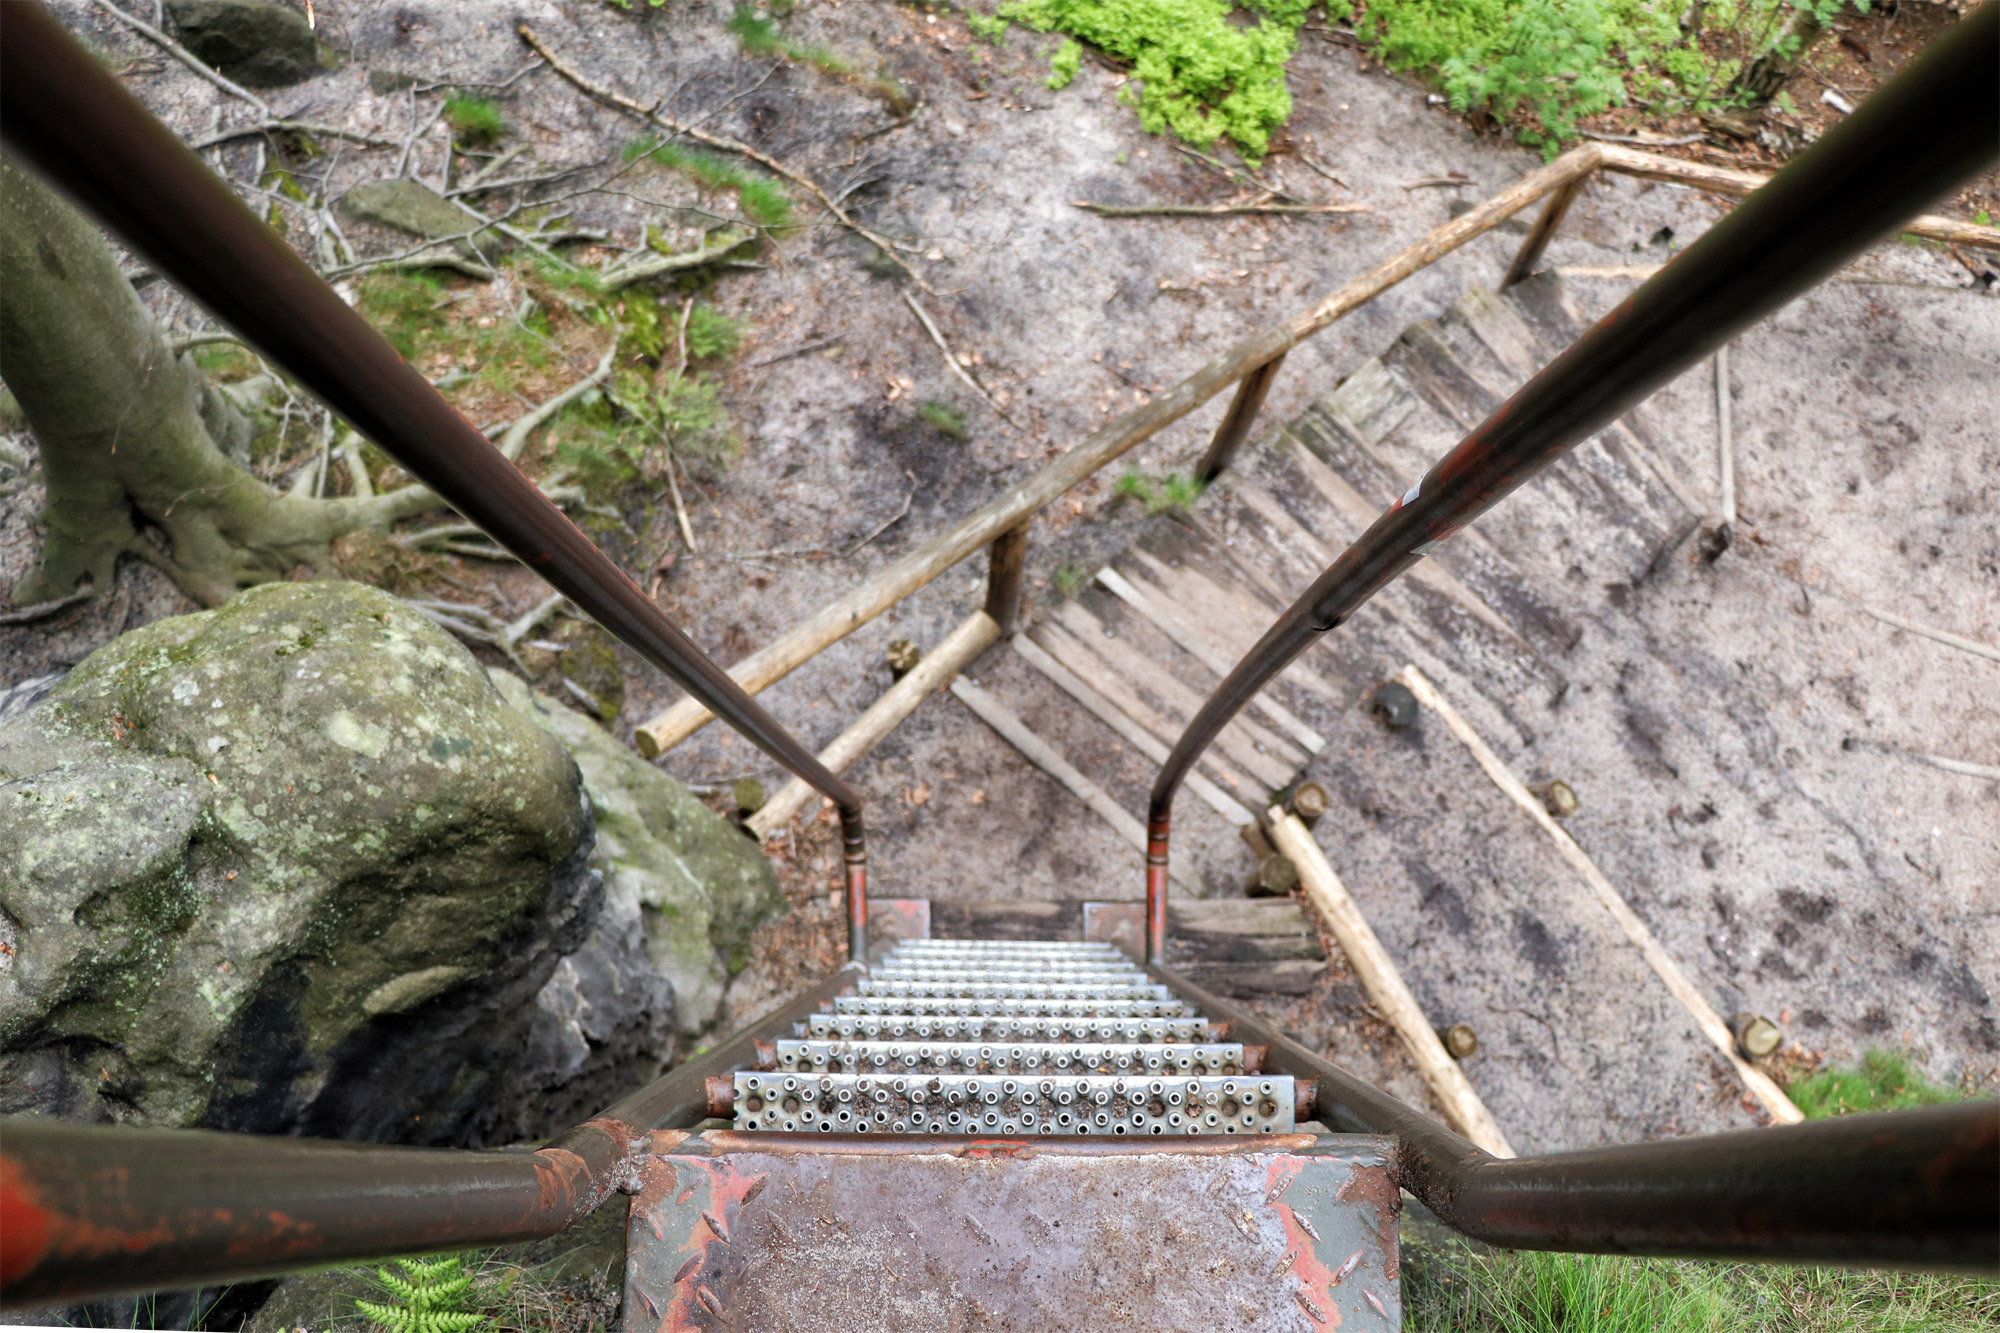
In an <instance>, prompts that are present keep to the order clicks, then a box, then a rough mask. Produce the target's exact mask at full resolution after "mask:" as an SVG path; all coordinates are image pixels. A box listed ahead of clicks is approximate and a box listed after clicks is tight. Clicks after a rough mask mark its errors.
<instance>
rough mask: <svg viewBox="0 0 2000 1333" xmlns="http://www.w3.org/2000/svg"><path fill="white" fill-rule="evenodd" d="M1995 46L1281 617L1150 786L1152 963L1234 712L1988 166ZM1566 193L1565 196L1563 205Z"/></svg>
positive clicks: (1671, 296)
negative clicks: (1407, 576)
mask: <svg viewBox="0 0 2000 1333" xmlns="http://www.w3.org/2000/svg"><path fill="white" fill-rule="evenodd" d="M1996 46H2000V5H1987V6H1985V7H1984V8H1982V9H1980V10H1978V11H1976V12H1974V13H1973V14H1971V15H1970V16H1968V17H1967V18H1964V19H1962V20H1960V21H1959V22H1958V23H1957V24H1956V25H1955V26H1954V27H1953V28H1952V29H1951V30H1950V31H1948V32H1946V33H1945V34H1944V35H1943V36H1942V37H1940V38H1938V40H1937V41H1935V42H1933V43H1932V45H1931V47H1930V48H1929V49H1928V50H1926V51H1925V52H1924V53H1923V54H1922V55H1920V56H1919V57H1918V58H1917V59H1915V60H1913V61H1911V62H1910V64H1909V65H1908V66H1906V67H1905V68H1904V69H1903V70H1902V72H1901V73H1899V74H1897V75H1896V77H1895V78H1893V79H1891V80H1890V81H1889V82H1888V83H1886V84H1884V85H1882V87H1880V88H1879V89H1877V90H1876V91H1875V93H1874V95H1873V96H1871V97H1870V98H1869V99H1868V100H1867V101H1866V102H1864V103H1862V105H1861V106H1860V108H1859V109H1858V110H1856V112H1855V113H1854V114H1853V115H1852V116H1850V117H1848V118H1847V119H1846V120H1845V121H1843V122H1842V123H1841V124H1840V125H1838V126H1836V127H1835V128H1834V129H1832V130H1831V131H1829V132H1828V133H1827V135H1826V136H1825V137H1824V138H1822V139H1821V140H1820V141H1819V142H1818V143H1816V144H1814V145H1813V146H1812V147H1811V148H1809V149H1807V150H1806V151H1805V152H1804V153H1802V154H1800V155H1799V156H1798V157H1797V158H1794V159H1793V160H1792V161H1791V163H1789V164H1788V165H1787V166H1786V167H1785V168H1784V169H1783V170H1782V171H1780V172H1779V173H1778V174H1777V175H1776V176H1774V177H1772V178H1771V180H1770V182H1769V183H1768V184H1767V185H1765V186H1764V187H1763V188H1761V189H1759V190H1757V191H1756V192H1755V193H1754V194H1752V195H1750V196H1749V197H1748V198H1747V199H1745V200H1744V202H1743V204H1742V206H1741V207H1739V208H1737V209H1736V210H1735V211H1734V212H1732V213H1730V214H1729V215H1728V216H1727V217H1724V218H1723V219H1722V220H1721V221H1719V222H1717V223H1716V224H1715V226H1713V227H1712V228H1710V229H1709V231H1708V232H1707V233H1706V234H1704V235H1703V236H1702V237H1701V239H1700V240H1698V241H1696V242H1695V243H1694V244H1693V245H1691V246H1689V247H1688V248H1687V249H1686V250H1685V251H1683V252H1682V253H1681V254H1680V255H1679V256H1677V257H1676V258H1675V259H1674V260H1673V261H1672V262H1671V263H1669V264H1668V265H1667V266H1666V267H1665V268H1663V269H1661V270H1660V272H1659V273H1657V274H1655V275H1654V276H1653V277H1652V278H1650V279H1648V280H1647V281H1646V282H1645V283H1644V284H1643V285H1642V286H1641V287H1640V288H1639V289H1638V290H1637V291H1635V292H1633V293H1632V295H1631V296H1629V297H1627V298H1626V299H1625V301H1624V302H1623V303H1622V304H1621V305H1619V307H1618V308H1617V309H1616V310H1613V311H1612V312H1611V313H1610V314H1608V315H1606V316H1605V317H1604V318H1603V319H1601V320H1599V321H1598V322H1597V323H1596V324H1595V325H1594V326H1593V327H1592V328H1591V329H1590V330H1589V331H1588V332H1586V333H1585V334H1584V335H1583V336H1582V337H1581V338H1579V339H1578V340H1577V341H1576V342H1575V343H1574V344H1573V345H1571V346H1570V348H1569V349H1568V350H1567V351H1565V352H1563V354H1562V355H1561V356H1559V357H1557V358H1556V359H1555V360H1554V361H1552V362H1551V363H1549V365H1548V366H1547V367H1545V368H1544V369H1543V370H1542V371H1541V372H1540V373H1539V374H1537V375H1535V376H1534V377H1533V378H1532V379H1530V380H1529V381H1528V382H1527V383H1526V384H1524V385H1523V386H1522V387H1521V388H1520V390H1519V391H1518V392H1516V393H1515V394H1514V396H1513V397H1512V398H1510V399H1508V400H1507V401H1506V402H1505V403H1502V404H1501V405H1500V407H1499V408H1498V409H1497V410H1496V411H1495V412H1494V413H1493V415H1492V416H1490V417H1489V418H1487V420H1486V421H1485V422H1484V423H1483V424H1481V425H1480V426H1479V427H1478V428H1477V429H1475V430H1474V431H1473V432H1472V433H1471V434H1470V435H1468V436H1466V437H1465V439H1464V440H1463V441H1461V442H1460V443H1459V444H1458V446H1457V447H1456V448H1454V449H1453V450H1452V451H1451V452H1450V453H1448V454H1446V455H1445V457H1444V458H1443V459H1442V460H1441V461H1439V462H1438V463H1437V464H1436V465H1435V466H1433V467H1432V468H1431V470H1430V471H1429V472H1427V473H1425V474H1424V476H1423V478H1422V479H1421V480H1420V481H1419V482H1418V483H1417V484H1416V485H1414V486H1412V487H1411V488H1410V489H1409V491H1408V493H1407V494H1405V495H1404V496H1403V497H1402V499H1400V500H1398V501H1397V502H1396V503H1395V504H1394V505H1392V506H1391V507H1390V509H1389V511H1388V512H1387V513H1385V514H1384V515H1382V517H1380V518H1378V519H1377V520H1375V522H1374V524H1372V525H1371V526H1370V527H1369V529H1368V530H1367V531H1366V532H1364V533H1362V534H1361V536H1360V537H1358V538H1356V539H1355V541H1354V544H1353V545H1351V546H1349V547H1348V548H1347V550H1346V551H1344V552H1343V553H1342V554H1341V555H1340V557H1339V558H1338V559H1337V560H1335V561H1334V562H1333V564H1332V565H1331V566H1329V567H1328V568H1327V570H1326V571H1325V572H1324V573H1323V574H1321V575H1320V576H1319V578H1318V579H1316V580H1315V581H1314V582H1313V585H1312V586H1311V587H1310V588H1308V589H1307V590H1306V591H1305V593H1304V594H1303V595H1301V596H1300V597H1299V599H1298V600H1297V601H1295V602H1294V603H1292V605H1291V606H1290V607H1289V608H1288V609H1287V610H1286V611H1285V612H1284V613H1283V614H1282V615H1281V616H1279V617H1278V620H1277V622H1276V623H1275V624H1273V625H1272V626H1271V628H1270V629H1269V630H1268V631H1267V632H1266V633H1265V634H1264V636H1263V637H1262V638H1261V639H1259V640H1258V641H1257V643H1256V645H1255V646H1254V647H1252V648H1251V649H1250V651H1249V652H1248V653H1246V654H1245V655H1244V657H1243V660H1242V661H1241V662H1239V663H1238V664H1237V665H1236V667H1235V669H1233V670H1232V671H1231V672H1230V673H1229V675H1228V676H1226V677H1224V678H1223V681H1222V683H1221V684H1220V685H1218V686H1217V687H1216V689H1215V692H1214V693H1213V694H1211V695H1210V696H1209V697H1208V700H1207V701H1206V702H1205V703H1204V704H1203V705H1202V708H1201V711H1200V712H1199V713H1197V714H1196V715H1195V718H1194V720H1193V721H1192V722H1190V723H1189V724H1188V727H1187V730H1186V731H1185V732H1183V733H1182V735H1181V738H1180V740H1179V742H1178V743H1177V744H1176V745H1175V746H1174V749H1173V752H1172V753H1171V754H1169V755H1168V756H1167V759H1166V762H1165V763H1164V764H1162V765H1161V767H1160V773H1159V777H1158V778H1157V779H1156V780H1155V782H1154V784H1153V790H1152V796H1151V799H1150V801H1149V804H1148V808H1147V833H1146V958H1147V961H1148V962H1154V963H1157V962H1160V961H1161V960H1162V957H1163V948H1164V945H1165V940H1166V926H1167V856H1168V842H1169V834H1170V829H1171V815H1172V812H1173V801H1174V793H1175V792H1176V791H1177V790H1178V789H1179V787H1180V783H1181V779H1182V778H1183V777H1185V776H1186V774H1187V772H1188V770H1189V769H1190V768H1192V767H1193V766H1194V762H1195V760H1196V759H1197V758H1199V757H1200V755H1201V753H1202V751H1204V750H1206V749H1207V748H1208V746H1209V743H1210V742H1211V741H1213V740H1214V739H1215V737H1216V735H1217V734H1218V733H1220V732H1221V730H1222V728H1223V727H1224V726H1226V725H1227V724H1228V722H1229V720H1230V719H1231V718H1233V717H1234V716H1236V714H1237V713H1238V712H1239V711H1240V710H1241V709H1242V708H1243V706H1244V705H1245V704H1247V703H1248V702H1249V701H1250V699H1251V698H1252V697H1253V696H1254V695H1255V694H1256V693H1257V691H1258V690H1260V689H1262V688H1263V687H1264V685H1265V684H1267V683H1268V682H1269V681H1270V680H1271V679H1272V678H1273V677H1275V676H1276V675H1277V674H1278V673H1279V672H1280V671H1283V670H1284V669H1285V667H1287V666H1288V665H1290V664H1291V662H1292V661H1293V660H1294V659H1295V658H1297V657H1298V655H1299V654H1300V653H1302V652H1304V651H1305V650H1306V649H1307V648H1308V647H1310V646H1311V645H1312V644H1313V642H1314V641H1316V640H1317V639H1318V638H1319V637H1320V635H1322V634H1325V633H1327V632H1328V631H1329V630H1332V629H1333V628H1335V627H1336V626H1338V625H1340V624H1341V623H1342V622H1343V621H1345V620H1346V619H1347V618H1348V617H1349V616H1351V615H1353V614H1354V612H1355V611H1356V609H1358V608H1359V607H1360V606H1361V605H1362V604H1363V603H1364V602H1366V601H1367V600H1368V599H1369V598H1370V597H1372V596H1374V595H1375V593H1377V592H1378V591H1380V590H1381V589H1382V588H1383V587H1385V586H1386V585H1387V584H1389V583H1390V582H1391V581H1392V580H1394V579H1395V578H1396V577H1397V576H1398V575H1399V574H1401V573H1403V571H1405V570H1406V569H1408V568H1409V567H1410V566H1411V565H1414V564H1415V563H1416V562H1417V561H1418V560H1420V559H1422V558H1423V557H1424V555H1425V554H1426V553H1428V552H1429V551H1430V550H1431V549H1433V548H1434V547H1435V546H1437V545H1438V544H1439V543H1440V542H1443V541H1444V540H1446V539H1447V538H1449V537H1450V536H1451V535H1452V534H1453V533H1455V532H1457V531H1458V530H1459V529H1460V528H1462V527H1464V526H1465V525H1466V524H1467V523H1470V522H1472V521H1473V520H1474V519H1476V518H1478V517H1479V516H1480V515H1481V514H1483V513H1485V512H1486V511H1487V510H1488V509H1490V508H1492V507H1493V506H1494V505H1495V504H1497V503H1499V502H1500V501H1501V500H1502V499H1504V498H1505V497H1506V496H1507V495H1508V494H1509V493H1511V492H1512V491H1513V490H1514V489H1515V488H1516V487H1518V486H1520V485H1522V484H1524V483H1525V482H1527V481H1528V480H1530V479H1531V478H1533V477H1534V476H1535V475H1536V474H1537V473H1538V472H1540V471H1541V470H1542V469H1543V468H1545V467H1548V466H1549V465H1550V464H1552V463H1554V462H1555V461H1556V460H1557V459H1558V458H1560V457H1562V455H1563V454H1564V453H1566V452H1568V450H1570V449H1571V448H1573V447H1575V446H1576V445H1577V444H1580V443H1581V442H1583V441H1584V440H1586V439H1588V438H1589V437H1590V436H1591V435H1592V434H1594V433H1595V432H1596V431H1598V430H1599V429H1601V428H1603V427H1604V426H1606V425H1608V424H1609V423H1610V422H1612V421H1614V420H1616V419H1617V418H1618V417H1619V416H1620V415H1621V414H1623V413H1624V412H1626V411H1627V410H1628V409H1630V408H1631V407H1633V406H1634V405H1635V404H1637V403H1638V402H1640V401H1641V400H1642V399H1644V398H1645V397H1647V396H1648V395H1649V394H1651V393H1652V392H1653V391H1654V390H1655V389H1657V388H1659V387H1660V386H1661V385H1663V384H1665V383H1666V382H1667V381H1668V380H1670V379H1672V378H1673V377H1674V376H1676V375H1678V374H1680V373H1681V371H1683V370H1685V369H1686V368H1687V367H1689V366H1691V365H1693V364H1694V363H1695V362H1696V361H1699V360H1700V359H1701V358H1702V357H1704V356H1707V355H1708V354H1709V353H1710V352H1712V351H1714V350H1715V349H1716V348H1717V347H1720V346H1722V345H1723V344H1725V343H1727V342H1728V341H1729V339H1730V338H1732V337H1734V336H1735V335H1736V334H1737V333H1738V332H1739V331H1740V330H1742V329H1743V328H1745V327H1747V326H1748V325H1750V324H1752V323H1754V322H1755V321H1757V320H1759V319H1762V318H1763V317H1764V316H1765V315H1767V314H1769V313H1771V312H1772V311H1773V310H1775V309H1777V308H1778V307H1779V306H1780V305H1782V304H1784V303H1785V302H1786V301H1788V300H1790V299H1791V298H1792V297H1794V296H1797V295H1799V294H1800V293H1802V292H1804V291H1806V290H1807V289H1809V288H1811V287H1812V286H1814V285H1816V284H1817V283H1819V282H1820V281H1821V280H1823V279H1824V278H1825V277H1827V276H1828V275H1829V274H1831V273H1832V272H1833V271H1834V270H1835V269H1836V268H1838V267H1839V266H1840V265H1841V264H1842V263H1844V262H1846V261H1847V259H1849V258H1850V257H1851V256H1853V255H1854V254H1855V253H1857V252H1858V251H1860V250H1862V249H1864V248H1865V247H1866V246H1868V245H1869V244H1870V243H1872V242H1874V241H1875V240H1877V239H1878V238H1880V237H1881V236H1883V235H1885V234H1888V233H1891V232H1894V231H1896V230H1898V229H1900V228H1901V227H1902V226H1904V225H1905V224H1906V223H1907V222H1908V219H1909V218H1910V216H1911V214H1913V213H1915V212H1916V211H1917V210H1918V209H1919V208H1921V207H1922V206H1923V205H1925V204H1927V203H1929V202H1930V201H1931V200H1932V199H1935V198H1937V197H1938V196H1939V195H1942V194H1944V193H1946V192H1947V191H1949V190H1950V189H1951V188H1952V187H1953V186H1955V185H1957V184H1959V183H1961V182H1962V181H1964V180H1966V179H1967V178H1968V177H1970V176H1972V175H1974V174H1976V173H1977V172H1979V171H1980V170H1983V169H1984V168H1985V167H1986V166H1988V165H1989V164H1990V163H1991V162H1992V161H1993V160H1994V157H1995V154H1996V150H2000V63H1996V61H1995V60H1994V56H1993V52H1994V50H1995V47H1996ZM1564 204H1565V201H1564V200H1562V199H1561V197H1560V196H1558V198H1557V199H1555V200H1553V201H1551V204H1550V212H1552V213H1553V212H1557V210H1558V207H1559V206H1562V205H1564ZM1545 216H1547V215H1546V214H1545ZM1533 239H1534V238H1533V237H1532V236H1531V237H1530V241H1531V242H1532V241H1533Z"/></svg>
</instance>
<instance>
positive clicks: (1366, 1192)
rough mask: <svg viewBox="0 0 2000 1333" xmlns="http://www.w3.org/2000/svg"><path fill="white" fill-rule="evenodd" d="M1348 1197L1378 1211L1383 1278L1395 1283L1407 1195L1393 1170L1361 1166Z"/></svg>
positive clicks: (1378, 1246)
mask: <svg viewBox="0 0 2000 1333" xmlns="http://www.w3.org/2000/svg"><path fill="white" fill-rule="evenodd" d="M1348 1186H1349V1188H1348V1191H1347V1192H1348V1194H1349V1196H1350V1197H1351V1198H1352V1200H1353V1201H1354V1202H1355V1203H1361V1204H1367V1205H1369V1206H1371V1207H1373V1208H1374V1209H1375V1227H1376V1237H1375V1247H1376V1248H1377V1249H1379V1250H1381V1251H1382V1264H1383V1267H1382V1276H1383V1277H1386V1278H1391V1279H1393V1278H1394V1277H1395V1276H1396V1273H1397V1271H1398V1258H1397V1254H1396V1239H1397V1222H1398V1220H1399V1218H1400V1217H1401V1215H1402V1211H1403V1193H1402V1190H1401V1189H1400V1188H1398V1185H1397V1181H1396V1168H1395V1167H1393V1166H1357V1167H1355V1168H1354V1179H1353V1180H1352V1181H1350V1182H1348Z"/></svg>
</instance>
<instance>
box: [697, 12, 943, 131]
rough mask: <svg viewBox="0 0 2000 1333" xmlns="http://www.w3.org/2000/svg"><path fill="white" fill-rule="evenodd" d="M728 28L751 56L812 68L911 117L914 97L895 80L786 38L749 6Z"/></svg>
mask: <svg viewBox="0 0 2000 1333" xmlns="http://www.w3.org/2000/svg"><path fill="white" fill-rule="evenodd" d="M724 26H726V27H727V28H728V29H729V31H730V32H731V33H733V34H735V37H736V40H737V43H738V44H739V45H741V46H742V48H743V50H744V52H745V53H747V54H749V55H753V56H781V57H783V58H784V59H786V60H796V61H798V62H799V63H800V64H802V65H811V66H812V67H813V68H814V69H816V70H819V71H820V72H821V73H822V74H830V75H832V76H833V77H834V78H836V79H840V80H842V81H844V82H847V83H851V84H853V85H854V86H856V87H857V88H860V89H861V90H862V91H863V92H866V93H868V94H869V95H870V96H871V97H874V98H876V99H877V100H879V101H881V102H882V103H883V104H884V105H885V106H887V107H888V108H889V113H890V114H891V115H894V116H896V117H898V118H901V117H903V116H907V115H909V114H910V111H911V108H912V103H911V101H910V95H909V93H908V91H906V90H905V89H903V88H901V87H900V86H898V85H897V84H896V83H895V82H894V81H893V80H889V79H884V78H880V77H878V76H875V75H871V74H866V73H863V72H862V71H861V70H859V69H857V68H855V66H854V64H853V62H851V61H849V60H848V59H847V58H846V57H844V56H842V55H840V54H839V53H838V52H836V51H833V50H831V49H829V48H828V47H824V46H816V45H814V44H812V43H810V42H801V41H798V40H797V39H795V38H793V37H790V36H788V35H786V34H785V33H784V32H782V31H780V30H779V28H778V25H777V24H776V23H774V22H772V21H771V20H770V19H768V18H765V17H764V16H763V15H761V14H759V13H758V12H757V11H756V10H754V9H752V8H751V7H750V6H748V5H738V6H737V7H736V12H735V13H733V14H731V15H730V16H729V22H728V23H727V24H726V25H724Z"/></svg>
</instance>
